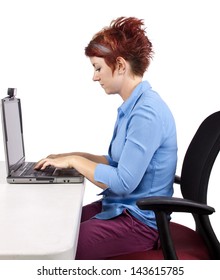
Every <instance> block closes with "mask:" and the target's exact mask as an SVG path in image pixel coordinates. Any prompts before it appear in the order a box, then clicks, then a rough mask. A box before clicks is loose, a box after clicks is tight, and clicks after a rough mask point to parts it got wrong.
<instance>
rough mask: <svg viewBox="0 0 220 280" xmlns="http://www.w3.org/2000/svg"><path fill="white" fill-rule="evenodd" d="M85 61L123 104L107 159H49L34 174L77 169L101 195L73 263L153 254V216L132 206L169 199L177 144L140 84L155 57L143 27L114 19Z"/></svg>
mask: <svg viewBox="0 0 220 280" xmlns="http://www.w3.org/2000/svg"><path fill="white" fill-rule="evenodd" d="M85 54H86V56H88V57H89V58H90V61H91V63H92V65H93V67H94V76H93V80H94V81H97V82H99V83H100V85H101V87H102V88H103V89H104V91H105V92H106V93H107V94H109V95H110V94H119V95H120V96H121V98H122V100H123V103H122V105H121V106H120V107H119V108H118V118H117V121H116V124H115V128H114V132H113V137H112V141H111V143H110V146H109V151H108V155H106V156H103V155H101V156H99V155H92V154H88V153H80V152H75V153H69V154H58V155H50V156H48V157H47V158H45V159H42V160H41V161H39V162H38V164H37V165H36V168H41V169H44V168H45V167H46V166H48V165H53V166H55V167H64V168H75V169H77V170H78V171H79V172H80V173H82V174H83V175H84V176H85V177H86V178H87V179H88V180H90V181H91V182H92V183H94V184H95V185H97V186H98V187H100V188H101V189H102V190H103V191H102V192H101V194H100V195H102V198H101V199H100V200H99V201H96V202H94V203H91V204H89V205H86V206H84V207H83V210H82V219H81V225H80V233H79V240H78V248H77V253H76V259H107V258H110V257H112V256H116V255H123V254H127V253H132V252H138V251H143V250H149V249H152V248H153V247H155V246H157V242H158V232H157V226H156V222H155V216H154V214H153V212H152V211H143V210H140V209H139V208H138V207H137V206H136V201H137V199H139V198H141V197H147V196H154V195H159V196H172V194H173V179H174V175H175V170H176V162H177V142H176V128H175V122H174V119H173V116H172V114H171V112H170V110H169V108H168V107H167V105H166V104H165V102H164V101H163V100H162V99H161V97H160V96H159V95H158V94H157V93H156V92H155V91H153V90H152V88H151V86H150V84H149V83H148V82H147V81H142V79H143V75H144V73H145V71H146V70H147V68H148V66H149V64H150V59H151V57H152V54H153V51H152V44H151V42H150V41H149V39H148V38H147V36H146V32H145V29H144V23H143V21H142V20H140V19H137V18H134V17H129V18H125V17H120V18H118V19H116V20H115V21H113V22H112V23H111V24H110V26H109V27H106V28H104V29H102V30H101V31H100V32H98V33H97V34H96V35H95V36H94V37H93V38H92V40H91V41H90V43H89V44H88V46H87V47H86V48H85Z"/></svg>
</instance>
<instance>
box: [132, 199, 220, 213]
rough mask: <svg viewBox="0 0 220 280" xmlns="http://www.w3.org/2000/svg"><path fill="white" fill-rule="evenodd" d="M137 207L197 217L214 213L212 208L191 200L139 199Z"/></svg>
mask: <svg viewBox="0 0 220 280" xmlns="http://www.w3.org/2000/svg"><path fill="white" fill-rule="evenodd" d="M137 206H138V207H139V208H140V209H142V210H153V211H155V212H160V211H162V212H165V213H171V212H186V213H192V214H198V215H210V214H212V213H214V212H215V209H214V208H213V207H210V206H208V205H206V204H203V203H198V202H194V201H192V200H188V199H184V198H177V197H167V196H152V197H146V198H142V199H139V200H138V201H137Z"/></svg>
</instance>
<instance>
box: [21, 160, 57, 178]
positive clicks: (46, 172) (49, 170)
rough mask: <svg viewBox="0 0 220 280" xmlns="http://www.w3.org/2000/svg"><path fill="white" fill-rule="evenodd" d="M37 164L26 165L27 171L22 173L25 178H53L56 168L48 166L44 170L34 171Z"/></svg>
mask: <svg viewBox="0 0 220 280" xmlns="http://www.w3.org/2000/svg"><path fill="white" fill-rule="evenodd" d="M35 164H36V163H33V162H30V163H28V164H27V165H26V169H25V170H24V172H23V173H22V175H23V176H34V177H40V176H52V175H53V173H54V171H55V168H54V167H52V166H47V167H46V168H45V169H44V170H36V169H34V167H35Z"/></svg>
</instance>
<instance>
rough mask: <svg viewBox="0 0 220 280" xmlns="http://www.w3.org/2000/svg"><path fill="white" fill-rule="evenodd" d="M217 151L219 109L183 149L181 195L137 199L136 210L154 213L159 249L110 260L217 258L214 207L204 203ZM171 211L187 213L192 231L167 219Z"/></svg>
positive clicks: (219, 251)
mask: <svg viewBox="0 0 220 280" xmlns="http://www.w3.org/2000/svg"><path fill="white" fill-rule="evenodd" d="M219 150H220V111H219V112H216V113H213V114H211V115H210V116H208V117H207V118H206V119H205V120H204V121H203V122H202V123H201V125H200V127H199V128H198V130H197V131H196V133H195V135H194V137H193V139H192V140H191V143H190V145H189V147H188V149H187V151H186V154H185V157H184V160H183V165H182V170H181V176H180V177H178V176H175V181H174V183H177V184H179V185H180V188H181V193H182V197H183V198H176V197H165V196H164V197H156V196H155V197H147V198H142V199H139V200H138V201H137V205H138V207H139V208H140V209H143V210H153V211H154V212H155V216H156V221H157V226H158V232H159V237H160V244H161V246H160V248H159V249H152V250H150V251H145V252H137V253H133V254H128V255H123V256H115V257H113V258H111V259H118V260H119V259H124V260H127V259H133V260H135V259H139V260H145V259H149V260H159V259H171V260H172V259H182V260H186V259H188V260H192V259H198V260H202V259H205V260H207V259H220V243H219V240H218V239H217V237H216V235H215V232H214V230H213V228H212V225H211V222H210V219H209V215H210V214H212V213H214V212H215V209H214V208H212V207H210V206H208V205H207V192H208V183H209V178H210V174H211V171H212V167H213V165H214V162H215V159H216V157H217V155H218V152H219ZM209 191H211V189H210V190H209ZM172 212H187V213H191V214H192V216H193V218H194V221H195V230H193V229H190V228H188V227H186V226H183V225H181V224H178V223H174V222H172V220H171V221H169V220H168V219H167V214H170V213H172Z"/></svg>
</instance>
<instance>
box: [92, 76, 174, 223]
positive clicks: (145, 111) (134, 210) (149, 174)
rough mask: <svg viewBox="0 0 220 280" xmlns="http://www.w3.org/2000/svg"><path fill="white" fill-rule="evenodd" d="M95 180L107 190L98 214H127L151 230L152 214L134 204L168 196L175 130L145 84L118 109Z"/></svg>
mask: <svg viewBox="0 0 220 280" xmlns="http://www.w3.org/2000/svg"><path fill="white" fill-rule="evenodd" d="M106 158H107V159H108V162H109V165H105V164H98V165H97V167H96V169H95V180H96V181H97V182H101V183H104V184H106V185H107V186H108V188H107V189H105V190H104V191H103V192H102V193H101V194H100V195H103V198H102V207H103V209H102V212H101V213H99V214H97V215H96V216H95V217H96V218H98V219H111V218H113V217H116V216H118V215H120V214H121V213H122V212H123V210H125V209H127V210H128V211H129V212H130V214H131V215H133V216H134V217H135V218H137V219H139V220H140V221H141V222H143V223H145V224H146V225H148V226H150V227H153V228H157V226H156V221H155V216H154V213H153V211H148V210H140V209H139V208H138V207H137V205H136V201H137V199H139V198H143V197H148V196H154V195H158V196H172V194H173V180H174V175H175V171H176V163H177V139H176V126H175V121H174V118H173V115H172V113H171V112H170V110H169V108H168V106H167V105H166V104H165V102H164V101H163V100H162V99H161V97H160V96H159V95H158V94H157V93H156V92H155V91H153V90H152V88H151V86H150V84H149V83H148V82H147V81H144V82H141V83H140V84H138V85H137V87H136V88H135V89H134V91H133V92H132V94H131V96H130V97H129V98H128V99H127V100H126V101H125V102H124V103H123V104H122V105H121V106H120V107H119V108H118V117H117V121H116V124H115V128H114V133H113V137H112V140H111V143H110V147H109V152H108V155H107V156H106Z"/></svg>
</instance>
